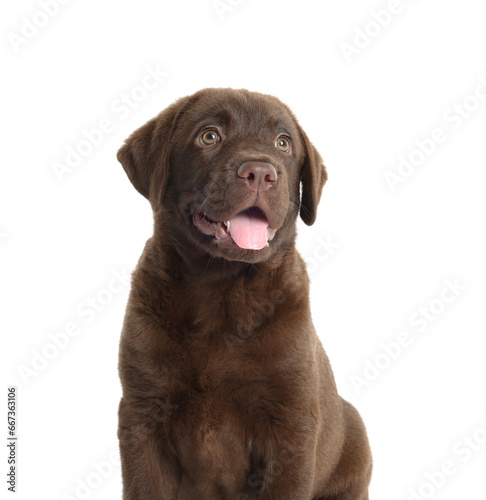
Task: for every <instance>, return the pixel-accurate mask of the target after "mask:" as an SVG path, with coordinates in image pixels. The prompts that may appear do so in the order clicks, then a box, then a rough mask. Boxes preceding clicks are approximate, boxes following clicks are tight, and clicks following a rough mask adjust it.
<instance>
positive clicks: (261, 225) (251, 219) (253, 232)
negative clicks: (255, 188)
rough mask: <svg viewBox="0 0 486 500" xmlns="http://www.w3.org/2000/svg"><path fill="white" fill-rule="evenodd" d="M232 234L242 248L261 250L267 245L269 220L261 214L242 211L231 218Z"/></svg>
mask: <svg viewBox="0 0 486 500" xmlns="http://www.w3.org/2000/svg"><path fill="white" fill-rule="evenodd" d="M229 223H230V235H231V237H232V238H233V241H234V242H235V243H236V244H237V245H238V246H239V247H240V248H247V249H249V250H261V249H262V248H264V247H265V246H266V245H267V228H268V221H267V219H265V217H263V215H261V216H256V215H254V214H251V215H248V214H247V213H244V212H243V213H241V214H238V215H235V217H233V218H232V219H230V220H229Z"/></svg>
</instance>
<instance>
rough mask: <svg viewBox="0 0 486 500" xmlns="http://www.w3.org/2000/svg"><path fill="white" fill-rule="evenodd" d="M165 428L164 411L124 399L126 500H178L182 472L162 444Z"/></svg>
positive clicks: (121, 425)
mask: <svg viewBox="0 0 486 500" xmlns="http://www.w3.org/2000/svg"><path fill="white" fill-rule="evenodd" d="M145 406H146V411H144V407H145ZM159 406H160V405H159ZM163 425H164V416H163V412H160V411H159V412H154V411H153V403H152V404H151V403H150V402H148V401H137V402H130V403H127V402H125V401H124V400H123V399H122V400H121V402H120V410H119V427H118V438H119V442H120V456H121V465H122V476H123V500H176V498H177V490H178V487H179V483H180V473H179V471H178V469H177V466H176V464H175V461H174V460H171V459H170V456H169V455H168V454H166V453H165V452H164V446H163V442H161V441H160V437H161V434H163Z"/></svg>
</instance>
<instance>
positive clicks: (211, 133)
mask: <svg viewBox="0 0 486 500" xmlns="http://www.w3.org/2000/svg"><path fill="white" fill-rule="evenodd" d="M220 140H221V136H220V135H219V133H218V131H217V130H212V129H211V130H206V132H204V133H203V134H202V135H201V142H202V143H203V144H205V145H206V146H211V144H216V143H217V142H219V141H220Z"/></svg>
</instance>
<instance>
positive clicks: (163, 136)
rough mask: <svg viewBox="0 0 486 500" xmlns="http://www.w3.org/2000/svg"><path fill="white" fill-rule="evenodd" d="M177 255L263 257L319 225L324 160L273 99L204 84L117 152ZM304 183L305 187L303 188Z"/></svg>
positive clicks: (248, 259)
mask: <svg viewBox="0 0 486 500" xmlns="http://www.w3.org/2000/svg"><path fill="white" fill-rule="evenodd" d="M118 160H119V161H120V163H121V164H122V165H123V168H124V169H125V171H126V173H127V175H128V177H129V179H130V180H131V182H132V183H133V185H134V186H135V188H136V189H137V190H138V191H139V192H140V193H141V194H142V195H143V196H145V197H146V198H148V200H149V201H150V203H151V205H152V208H153V210H154V213H155V215H156V220H157V218H159V219H161V220H163V221H164V223H163V226H164V228H165V231H166V232H168V233H169V235H170V238H171V239H172V240H173V241H174V242H175V243H176V246H177V248H179V250H180V251H181V252H184V251H189V249H191V251H192V252H193V251H197V252H199V253H201V254H209V255H210V256H211V257H213V258H214V257H216V258H218V257H220V258H223V259H225V260H229V261H240V262H248V263H255V262H260V261H263V260H266V259H268V258H269V257H270V256H271V255H272V253H275V252H277V251H279V249H281V248H284V247H286V246H288V245H290V243H291V242H292V241H293V239H294V237H295V221H296V218H297V215H298V214H299V212H300V217H301V218H302V220H303V221H304V222H305V223H306V224H307V225H311V224H313V223H314V221H315V217H316V211H317V205H318V202H319V199H320V196H321V191H322V187H323V185H324V183H325V182H326V179H327V173H326V170H325V167H324V165H323V163H322V159H321V157H320V155H319V153H318V152H317V150H316V149H315V148H314V146H313V145H312V144H311V143H310V141H309V139H308V138H307V135H306V134H305V132H304V131H303V130H302V128H301V127H300V125H299V124H298V122H297V120H296V119H295V117H294V116H293V114H292V113H291V111H290V110H289V109H288V108H287V106H285V105H284V104H282V103H281V102H280V101H279V100H278V99H276V98H275V97H272V96H269V95H264V94H260V93H256V92H249V91H247V90H233V89H204V90H201V91H199V92H197V93H196V94H194V95H192V96H188V97H185V98H182V99H180V100H178V101H177V102H175V103H174V104H172V105H171V106H169V107H168V108H167V109H165V110H164V111H162V112H161V113H160V114H159V115H158V116H157V117H155V118H153V119H152V120H150V121H149V122H147V123H146V124H145V125H144V126H142V127H141V128H139V129H138V130H136V131H135V132H134V133H133V134H132V135H131V136H130V137H129V138H128V139H127V140H126V142H125V144H124V145H123V146H122V148H121V149H120V150H119V152H118ZM301 188H302V189H301Z"/></svg>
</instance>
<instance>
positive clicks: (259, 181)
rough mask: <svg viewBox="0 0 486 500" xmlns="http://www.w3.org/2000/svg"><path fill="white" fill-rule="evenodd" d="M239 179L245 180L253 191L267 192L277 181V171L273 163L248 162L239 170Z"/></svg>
mask: <svg viewBox="0 0 486 500" xmlns="http://www.w3.org/2000/svg"><path fill="white" fill-rule="evenodd" d="M238 177H240V178H241V179H245V184H246V185H247V186H248V187H249V188H250V189H251V190H252V191H265V190H266V189H268V188H271V187H272V186H273V185H274V184H275V182H276V181H277V171H276V170H275V167H274V166H273V165H272V164H271V163H263V162H260V161H247V162H245V163H243V164H242V165H241V166H240V168H239V169H238Z"/></svg>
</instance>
